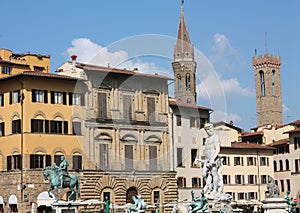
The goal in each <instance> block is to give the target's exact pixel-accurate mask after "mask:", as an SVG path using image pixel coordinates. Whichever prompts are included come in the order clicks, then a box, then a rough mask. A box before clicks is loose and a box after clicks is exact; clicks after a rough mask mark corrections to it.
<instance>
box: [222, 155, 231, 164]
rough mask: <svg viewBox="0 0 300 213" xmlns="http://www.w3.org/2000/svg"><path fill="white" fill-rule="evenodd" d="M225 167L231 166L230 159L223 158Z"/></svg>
mask: <svg viewBox="0 0 300 213" xmlns="http://www.w3.org/2000/svg"><path fill="white" fill-rule="evenodd" d="M222 160H223V165H226V166H230V158H229V157H226V156H222Z"/></svg>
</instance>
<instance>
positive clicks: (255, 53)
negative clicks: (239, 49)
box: [254, 49, 257, 57]
mask: <svg viewBox="0 0 300 213" xmlns="http://www.w3.org/2000/svg"><path fill="white" fill-rule="evenodd" d="M254 55H255V57H256V56H257V49H254Z"/></svg>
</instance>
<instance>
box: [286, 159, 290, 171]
mask: <svg viewBox="0 0 300 213" xmlns="http://www.w3.org/2000/svg"><path fill="white" fill-rule="evenodd" d="M285 170H290V161H289V160H288V159H286V160H285Z"/></svg>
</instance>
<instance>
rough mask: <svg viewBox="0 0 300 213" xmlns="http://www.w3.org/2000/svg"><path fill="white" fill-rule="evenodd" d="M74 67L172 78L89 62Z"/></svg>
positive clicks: (165, 77)
mask: <svg viewBox="0 0 300 213" xmlns="http://www.w3.org/2000/svg"><path fill="white" fill-rule="evenodd" d="M76 67H78V68H80V69H84V70H91V71H99V72H112V73H120V74H125V75H135V76H144V77H150V78H161V79H166V80H173V78H170V77H167V76H163V75H159V74H146V73H142V72H138V71H135V70H126V69H119V68H111V67H104V66H97V65H91V64H84V63H76Z"/></svg>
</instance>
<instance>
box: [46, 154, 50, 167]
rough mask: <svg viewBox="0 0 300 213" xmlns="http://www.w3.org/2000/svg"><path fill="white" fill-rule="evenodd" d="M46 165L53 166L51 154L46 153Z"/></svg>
mask: <svg viewBox="0 0 300 213" xmlns="http://www.w3.org/2000/svg"><path fill="white" fill-rule="evenodd" d="M46 166H51V155H46Z"/></svg>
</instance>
